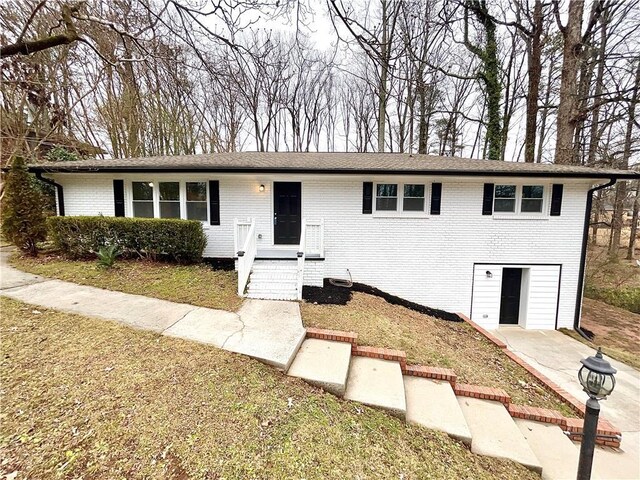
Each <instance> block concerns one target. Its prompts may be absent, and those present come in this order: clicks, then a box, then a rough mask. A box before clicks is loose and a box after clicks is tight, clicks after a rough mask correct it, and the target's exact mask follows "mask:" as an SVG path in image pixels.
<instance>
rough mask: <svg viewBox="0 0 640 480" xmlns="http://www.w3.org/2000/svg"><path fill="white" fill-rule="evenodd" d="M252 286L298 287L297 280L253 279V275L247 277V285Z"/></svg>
mask: <svg viewBox="0 0 640 480" xmlns="http://www.w3.org/2000/svg"><path fill="white" fill-rule="evenodd" d="M252 285H253V288H293V289H296V288H297V287H298V280H297V279H296V280H264V279H255V278H253V275H252V276H251V277H250V278H249V286H252Z"/></svg>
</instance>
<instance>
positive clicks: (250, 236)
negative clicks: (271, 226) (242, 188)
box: [236, 219, 258, 297]
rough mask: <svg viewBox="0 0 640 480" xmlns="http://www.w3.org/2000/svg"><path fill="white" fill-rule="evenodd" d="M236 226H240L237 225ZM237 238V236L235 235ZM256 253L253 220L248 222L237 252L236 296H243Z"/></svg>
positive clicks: (256, 244)
mask: <svg viewBox="0 0 640 480" xmlns="http://www.w3.org/2000/svg"><path fill="white" fill-rule="evenodd" d="M238 225H240V224H239V223H238ZM236 235H237V236H238V234H236ZM257 251H258V242H257V240H256V222H255V221H254V219H251V220H250V224H249V230H248V231H247V233H246V237H245V239H244V243H243V245H242V249H241V250H239V251H238V252H237V254H238V295H239V296H241V297H242V296H244V289H245V288H246V286H247V282H248V281H249V275H251V267H252V266H253V261H254V260H255V258H256V253H257Z"/></svg>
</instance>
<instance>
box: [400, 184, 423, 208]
mask: <svg viewBox="0 0 640 480" xmlns="http://www.w3.org/2000/svg"><path fill="white" fill-rule="evenodd" d="M402 210H403V211H405V212H424V185H417V184H406V183H405V185H404V198H403V200H402Z"/></svg>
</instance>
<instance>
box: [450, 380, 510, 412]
mask: <svg viewBox="0 0 640 480" xmlns="http://www.w3.org/2000/svg"><path fill="white" fill-rule="evenodd" d="M453 392H454V393H455V394H456V395H458V396H459V397H471V398H479V399H481V400H493V401H495V402H500V403H502V404H503V405H504V406H505V407H506V408H509V404H510V403H511V397H510V396H509V394H508V393H507V392H505V391H504V390H502V389H501V388H494V387H481V386H478V385H469V384H466V383H458V384H456V386H455V388H454V389H453Z"/></svg>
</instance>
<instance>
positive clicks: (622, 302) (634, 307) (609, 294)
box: [584, 285, 640, 313]
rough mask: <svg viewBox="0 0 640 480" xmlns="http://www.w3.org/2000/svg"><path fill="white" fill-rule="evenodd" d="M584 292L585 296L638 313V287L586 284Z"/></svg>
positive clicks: (639, 293)
mask: <svg viewBox="0 0 640 480" xmlns="http://www.w3.org/2000/svg"><path fill="white" fill-rule="evenodd" d="M584 294H585V296H586V297H589V298H593V299H595V300H600V301H602V302H605V303H608V304H609V305H613V306H614V307H620V308H624V309H625V310H629V311H630V312H633V313H640V288H638V287H625V288H598V287H592V286H589V285H587V287H586V288H585V291H584Z"/></svg>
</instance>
